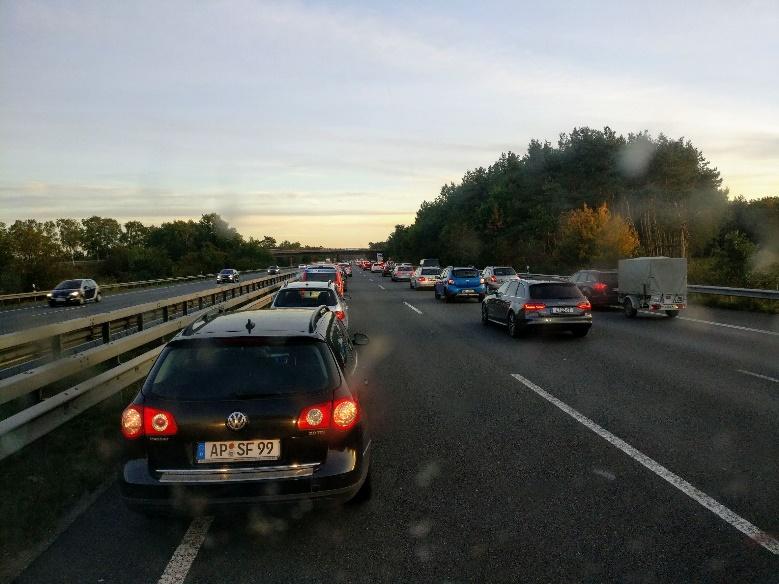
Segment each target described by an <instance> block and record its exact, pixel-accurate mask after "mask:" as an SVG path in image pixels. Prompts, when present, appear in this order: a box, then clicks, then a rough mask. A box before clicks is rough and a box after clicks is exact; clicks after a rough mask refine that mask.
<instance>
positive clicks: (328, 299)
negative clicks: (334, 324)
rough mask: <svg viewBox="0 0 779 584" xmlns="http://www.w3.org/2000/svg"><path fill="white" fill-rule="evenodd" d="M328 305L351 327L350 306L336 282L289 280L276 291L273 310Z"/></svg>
mask: <svg viewBox="0 0 779 584" xmlns="http://www.w3.org/2000/svg"><path fill="white" fill-rule="evenodd" d="M320 306H327V307H328V308H329V309H330V310H331V311H332V312H334V313H335V316H336V317H337V318H338V320H340V321H341V322H342V323H343V325H344V326H345V327H346V328H349V307H348V306H347V305H346V302H345V301H344V299H343V298H342V297H341V295H340V294H338V290H337V289H336V287H335V285H334V284H329V283H326V282H289V283H287V284H285V285H284V287H283V288H281V290H279V291H278V292H277V293H276V296H274V298H273V302H272V303H271V305H270V308H271V310H277V309H284V308H311V309H316V308H319V307H320Z"/></svg>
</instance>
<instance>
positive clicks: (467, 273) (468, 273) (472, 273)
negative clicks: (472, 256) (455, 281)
mask: <svg viewBox="0 0 779 584" xmlns="http://www.w3.org/2000/svg"><path fill="white" fill-rule="evenodd" d="M478 275H479V272H478V271H477V270H474V269H459V270H452V276H454V277H455V278H476V277H478Z"/></svg>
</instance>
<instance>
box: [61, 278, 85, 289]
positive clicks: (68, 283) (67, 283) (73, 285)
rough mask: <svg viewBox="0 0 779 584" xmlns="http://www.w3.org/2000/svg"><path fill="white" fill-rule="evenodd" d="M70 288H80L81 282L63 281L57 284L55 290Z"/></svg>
mask: <svg viewBox="0 0 779 584" xmlns="http://www.w3.org/2000/svg"><path fill="white" fill-rule="evenodd" d="M71 288H81V280H65V281H64V282H60V283H59V284H57V287H56V288H54V289H55V290H70V289H71Z"/></svg>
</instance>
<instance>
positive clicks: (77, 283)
mask: <svg viewBox="0 0 779 584" xmlns="http://www.w3.org/2000/svg"><path fill="white" fill-rule="evenodd" d="M211 273H212V274H213V272H211ZM80 287H81V280H65V281H64V282H60V283H59V284H57V287H56V288H54V289H55V290H72V289H75V288H80Z"/></svg>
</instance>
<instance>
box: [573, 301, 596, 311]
mask: <svg viewBox="0 0 779 584" xmlns="http://www.w3.org/2000/svg"><path fill="white" fill-rule="evenodd" d="M576 308H578V309H579V310H592V304H590V301H589V300H584V301H583V302H579V304H577V305H576Z"/></svg>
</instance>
